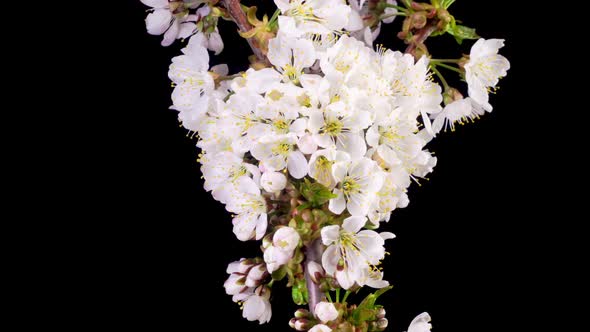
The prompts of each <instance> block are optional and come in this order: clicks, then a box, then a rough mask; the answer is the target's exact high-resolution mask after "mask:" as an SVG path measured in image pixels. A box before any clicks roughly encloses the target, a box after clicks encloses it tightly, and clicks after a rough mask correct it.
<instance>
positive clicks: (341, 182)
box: [329, 158, 384, 216]
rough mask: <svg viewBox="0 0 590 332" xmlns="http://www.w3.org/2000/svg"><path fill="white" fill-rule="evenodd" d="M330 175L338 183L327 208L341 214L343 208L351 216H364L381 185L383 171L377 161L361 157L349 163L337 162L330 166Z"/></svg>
mask: <svg viewBox="0 0 590 332" xmlns="http://www.w3.org/2000/svg"><path fill="white" fill-rule="evenodd" d="M332 176H333V177H334V179H335V180H336V182H337V183H338V185H337V186H336V188H334V191H333V193H334V194H335V195H336V196H337V197H336V198H333V199H331V200H330V203H329V209H330V211H332V212H333V213H336V214H341V213H342V211H344V209H347V210H348V212H349V213H350V214H351V215H353V216H366V215H367V213H368V212H369V209H370V207H371V202H372V200H373V199H374V198H375V195H376V193H377V192H378V191H379V190H380V189H381V186H382V185H383V177H384V175H383V172H382V171H381V170H380V169H379V166H378V165H377V163H375V162H374V161H373V160H371V159H368V158H362V159H359V160H357V161H353V162H351V163H337V164H334V166H333V167H332Z"/></svg>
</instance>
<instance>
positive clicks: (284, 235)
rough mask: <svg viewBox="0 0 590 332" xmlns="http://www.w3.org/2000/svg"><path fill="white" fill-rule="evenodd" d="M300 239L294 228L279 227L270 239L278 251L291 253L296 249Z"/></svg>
mask: <svg viewBox="0 0 590 332" xmlns="http://www.w3.org/2000/svg"><path fill="white" fill-rule="evenodd" d="M300 239H301V237H300V236H299V233H297V231H296V230H295V229H294V228H291V227H281V228H280V229H279V230H278V231H276V233H275V234H274V236H273V237H272V243H273V246H275V247H277V248H279V249H280V250H282V251H284V252H287V253H292V252H293V250H295V248H297V245H298V244H299V240H300Z"/></svg>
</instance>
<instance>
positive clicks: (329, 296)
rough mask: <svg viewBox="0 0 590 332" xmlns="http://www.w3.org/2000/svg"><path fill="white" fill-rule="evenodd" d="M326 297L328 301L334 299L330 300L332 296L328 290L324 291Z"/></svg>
mask: <svg viewBox="0 0 590 332" xmlns="http://www.w3.org/2000/svg"><path fill="white" fill-rule="evenodd" d="M326 297H327V298H328V301H330V302H332V303H333V302H334V301H332V296H331V295H330V292H326Z"/></svg>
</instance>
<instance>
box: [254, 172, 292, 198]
mask: <svg viewBox="0 0 590 332" xmlns="http://www.w3.org/2000/svg"><path fill="white" fill-rule="evenodd" d="M260 185H261V186H262V188H263V189H264V190H266V191H267V192H269V193H274V192H277V191H281V190H283V189H285V186H286V185H287V178H286V177H285V175H284V174H283V173H279V172H265V173H264V174H262V176H261V177H260Z"/></svg>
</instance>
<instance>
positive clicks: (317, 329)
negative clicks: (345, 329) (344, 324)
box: [309, 324, 340, 332]
mask: <svg viewBox="0 0 590 332" xmlns="http://www.w3.org/2000/svg"><path fill="white" fill-rule="evenodd" d="M338 331H340V330H338ZM309 332H332V329H331V328H329V327H328V326H326V325H324V324H317V325H316V326H314V327H312V328H311V330H309Z"/></svg>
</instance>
